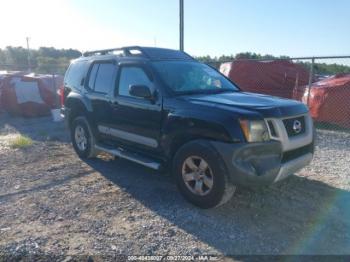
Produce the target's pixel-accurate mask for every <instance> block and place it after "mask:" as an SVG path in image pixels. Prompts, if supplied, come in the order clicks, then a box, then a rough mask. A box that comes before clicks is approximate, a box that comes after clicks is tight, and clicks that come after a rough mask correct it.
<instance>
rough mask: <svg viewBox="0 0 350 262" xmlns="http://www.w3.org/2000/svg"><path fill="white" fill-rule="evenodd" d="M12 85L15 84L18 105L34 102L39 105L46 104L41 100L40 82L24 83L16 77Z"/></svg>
mask: <svg viewBox="0 0 350 262" xmlns="http://www.w3.org/2000/svg"><path fill="white" fill-rule="evenodd" d="M11 84H13V85H14V87H15V91H16V97H17V103H18V104H23V103H27V102H33V103H38V104H44V103H45V102H44V101H43V99H42V98H41V95H40V91H39V87H38V82H36V81H35V82H25V81H22V79H21V78H20V77H14V78H12V80H11Z"/></svg>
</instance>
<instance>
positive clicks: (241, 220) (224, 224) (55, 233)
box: [0, 115, 350, 259]
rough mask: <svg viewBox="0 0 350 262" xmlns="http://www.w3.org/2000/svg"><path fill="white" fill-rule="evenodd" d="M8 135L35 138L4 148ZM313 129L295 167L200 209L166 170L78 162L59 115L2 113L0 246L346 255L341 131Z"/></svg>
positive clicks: (348, 178)
mask: <svg viewBox="0 0 350 262" xmlns="http://www.w3.org/2000/svg"><path fill="white" fill-rule="evenodd" d="M15 133H22V134H25V135H27V136H29V137H31V138H32V139H33V140H34V144H33V145H32V146H30V147H28V148H24V149H11V148H10V147H8V145H7V141H8V138H9V137H11V136H13V134H15ZM318 137H319V140H318V145H317V153H316V156H315V159H314V161H313V163H312V165H311V166H309V167H308V168H306V169H304V170H303V171H301V172H300V173H299V174H297V175H294V176H291V177H290V178H288V179H287V180H285V181H283V182H281V183H279V184H275V185H273V186H271V187H269V188H262V189H260V190H255V191H252V190H248V189H238V190H237V192H236V194H235V196H234V197H233V199H232V200H231V201H230V202H229V203H228V204H226V205H224V206H222V207H220V208H217V209H212V210H200V209H198V208H195V207H193V206H191V205H190V204H188V203H187V202H186V201H185V200H184V199H183V198H182V197H181V195H180V194H179V193H178V191H177V189H176V187H175V185H174V183H173V180H172V178H171V176H169V175H164V174H160V173H157V172H154V171H152V170H149V169H146V168H143V167H141V166H138V165H135V164H133V163H130V162H127V161H124V160H120V159H117V160H113V159H112V158H110V157H108V156H102V157H100V158H98V159H95V160H89V161H86V162H84V161H82V160H80V159H79V158H78V157H77V156H76V155H75V153H74V152H73V149H72V147H71V145H70V144H69V137H68V134H67V132H66V131H65V128H64V125H63V124H62V123H53V122H51V120H50V119H49V118H40V119H21V118H10V117H8V116H4V115H2V116H0V254H7V255H19V256H28V255H35V254H39V255H40V254H51V255H54V256H62V257H65V256H74V255H95V256H96V255H97V256H100V257H102V258H103V257H106V256H108V257H113V256H117V255H120V254H122V255H151V254H153V255H154V254H157V255H166V254H171V255H201V254H216V255H224V256H225V255H234V256H235V255H249V254H267V255H272V254H348V255H349V254H350V204H349V203H350V164H349V163H350V134H349V133H346V132H335V131H327V130H319V131H318ZM69 258H70V257H68V259H69Z"/></svg>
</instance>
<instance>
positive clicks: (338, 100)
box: [204, 56, 350, 131]
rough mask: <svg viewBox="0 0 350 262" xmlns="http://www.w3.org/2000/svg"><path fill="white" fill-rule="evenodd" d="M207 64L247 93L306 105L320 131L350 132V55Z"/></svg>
mask: <svg viewBox="0 0 350 262" xmlns="http://www.w3.org/2000/svg"><path fill="white" fill-rule="evenodd" d="M204 62H205V63H207V64H209V65H210V66H212V67H215V68H217V69H218V70H220V71H221V72H222V73H223V74H225V75H226V76H227V77H228V78H230V79H231V80H232V81H233V82H235V83H236V84H237V85H238V86H240V87H241V89H242V90H244V91H248V92H254V93H261V94H267V95H273V96H277V97H282V98H288V99H294V100H298V101H301V102H303V103H304V104H306V105H307V106H308V107H309V109H310V113H311V115H312V117H313V119H314V121H315V124H316V126H317V127H318V128H324V129H330V130H342V131H350V56H327V57H299V58H288V59H238V60H233V61H232V60H231V61H223V62H212V61H207V62H206V61H204Z"/></svg>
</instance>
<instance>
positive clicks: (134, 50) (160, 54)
mask: <svg viewBox="0 0 350 262" xmlns="http://www.w3.org/2000/svg"><path fill="white" fill-rule="evenodd" d="M100 56H109V57H110V56H112V57H113V56H114V57H118V58H122V57H128V58H130V57H133V58H137V57H139V58H144V59H148V60H152V61H159V60H187V61H194V60H195V59H194V58H193V57H191V56H190V55H188V54H187V53H185V52H182V51H178V50H173V49H166V48H156V47H141V46H129V47H122V48H112V49H104V50H95V51H90V52H85V53H84V54H83V57H86V58H87V57H89V58H96V57H100Z"/></svg>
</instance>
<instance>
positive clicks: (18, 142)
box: [9, 135, 33, 148]
mask: <svg viewBox="0 0 350 262" xmlns="http://www.w3.org/2000/svg"><path fill="white" fill-rule="evenodd" d="M31 145H33V140H32V139H31V138H30V137H27V136H24V135H18V136H16V137H14V138H12V139H11V140H10V141H9V146H10V147H11V148H26V147H29V146H31Z"/></svg>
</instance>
